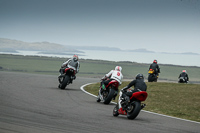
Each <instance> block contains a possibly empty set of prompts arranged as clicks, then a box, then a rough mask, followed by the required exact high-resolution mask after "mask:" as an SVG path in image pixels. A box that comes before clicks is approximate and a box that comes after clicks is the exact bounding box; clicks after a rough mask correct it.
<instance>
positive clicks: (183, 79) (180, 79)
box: [178, 77, 188, 83]
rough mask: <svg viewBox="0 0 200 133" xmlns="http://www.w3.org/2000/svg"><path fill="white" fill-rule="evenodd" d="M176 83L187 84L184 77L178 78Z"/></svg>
mask: <svg viewBox="0 0 200 133" xmlns="http://www.w3.org/2000/svg"><path fill="white" fill-rule="evenodd" d="M178 83H188V82H187V80H186V79H185V78H184V77H180V78H179V80H178Z"/></svg>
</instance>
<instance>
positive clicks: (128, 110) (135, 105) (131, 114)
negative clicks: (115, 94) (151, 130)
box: [113, 89, 148, 120]
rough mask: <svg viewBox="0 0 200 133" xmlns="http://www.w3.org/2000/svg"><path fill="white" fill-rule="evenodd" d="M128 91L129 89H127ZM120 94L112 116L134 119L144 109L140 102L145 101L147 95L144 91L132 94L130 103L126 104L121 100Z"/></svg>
mask: <svg viewBox="0 0 200 133" xmlns="http://www.w3.org/2000/svg"><path fill="white" fill-rule="evenodd" d="M129 91H130V89H129ZM122 94H123V93H122V92H121V91H120V93H119V99H118V103H117V105H116V106H115V107H114V109H113V116H116V117H117V116H118V115H119V114H120V115H126V116H127V118H128V119H131V120H132V119H135V118H136V117H137V116H138V114H139V113H140V110H141V109H142V108H144V107H145V104H144V103H141V102H142V101H145V100H146V98H147V96H148V94H147V92H146V91H139V92H135V93H133V94H132V96H131V97H130V102H128V103H126V102H125V101H124V100H122Z"/></svg>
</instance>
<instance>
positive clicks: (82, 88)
mask: <svg viewBox="0 0 200 133" xmlns="http://www.w3.org/2000/svg"><path fill="white" fill-rule="evenodd" d="M90 84H94V83H87V84H85V85H83V86H81V87H80V89H81V90H82V91H83V92H85V93H87V94H89V95H91V96H93V97H97V96H96V95H93V94H91V93H89V92H87V91H85V90H84V87H85V86H87V85H90ZM112 103H114V104H117V103H115V102H112ZM141 111H143V112H146V113H150V114H154V115H160V116H164V117H168V118H173V119H178V120H182V121H188V122H193V123H197V124H200V122H196V121H191V120H186V119H181V118H177V117H172V116H168V115H162V114H158V113H154V112H150V111H145V110H141Z"/></svg>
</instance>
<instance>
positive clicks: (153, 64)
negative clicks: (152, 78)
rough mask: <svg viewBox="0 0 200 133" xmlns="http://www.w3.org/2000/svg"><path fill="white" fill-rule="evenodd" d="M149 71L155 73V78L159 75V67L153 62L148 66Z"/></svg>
mask: <svg viewBox="0 0 200 133" xmlns="http://www.w3.org/2000/svg"><path fill="white" fill-rule="evenodd" d="M149 69H153V70H154V72H155V74H156V76H158V73H160V67H159V65H158V64H157V63H155V62H153V63H152V64H151V65H150V67H149Z"/></svg>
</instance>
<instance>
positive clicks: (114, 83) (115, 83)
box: [106, 80, 119, 88]
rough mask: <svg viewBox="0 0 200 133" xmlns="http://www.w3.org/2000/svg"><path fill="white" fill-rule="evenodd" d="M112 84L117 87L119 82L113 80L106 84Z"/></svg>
mask: <svg viewBox="0 0 200 133" xmlns="http://www.w3.org/2000/svg"><path fill="white" fill-rule="evenodd" d="M110 85H112V86H114V87H115V88H118V87H119V82H118V81H117V80H112V81H110V82H109V83H108V85H106V88H108V87H109V86H110Z"/></svg>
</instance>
